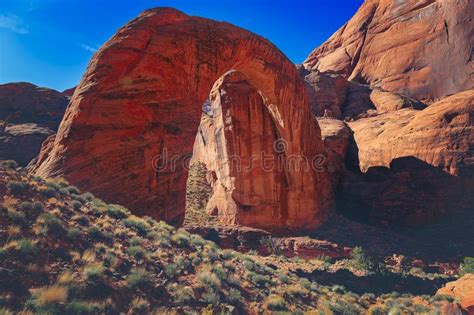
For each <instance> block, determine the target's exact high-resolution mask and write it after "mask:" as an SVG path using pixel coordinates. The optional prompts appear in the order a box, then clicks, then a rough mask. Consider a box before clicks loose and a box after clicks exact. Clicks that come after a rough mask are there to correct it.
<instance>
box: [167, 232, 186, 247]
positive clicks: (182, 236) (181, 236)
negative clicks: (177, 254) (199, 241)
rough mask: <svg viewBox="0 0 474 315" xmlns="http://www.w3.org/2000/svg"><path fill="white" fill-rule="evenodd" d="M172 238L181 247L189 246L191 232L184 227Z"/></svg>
mask: <svg viewBox="0 0 474 315" xmlns="http://www.w3.org/2000/svg"><path fill="white" fill-rule="evenodd" d="M171 240H172V241H173V243H175V244H176V245H178V246H179V247H188V246H189V241H190V237H189V233H188V232H186V231H185V230H183V229H179V230H178V231H177V232H176V233H175V234H173V235H172V236H171Z"/></svg>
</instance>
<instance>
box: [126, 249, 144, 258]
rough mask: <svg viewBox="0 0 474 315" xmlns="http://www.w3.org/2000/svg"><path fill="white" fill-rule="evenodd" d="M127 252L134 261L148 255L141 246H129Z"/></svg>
mask: <svg viewBox="0 0 474 315" xmlns="http://www.w3.org/2000/svg"><path fill="white" fill-rule="evenodd" d="M127 252H128V254H129V255H130V256H132V257H133V258H135V259H136V260H141V259H145V258H146V257H147V255H148V253H147V251H146V250H145V249H144V248H143V247H141V246H130V247H129V248H128V251H127Z"/></svg>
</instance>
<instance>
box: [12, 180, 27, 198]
mask: <svg viewBox="0 0 474 315" xmlns="http://www.w3.org/2000/svg"><path fill="white" fill-rule="evenodd" d="M29 187H30V185H29V184H28V183H25V182H18V181H12V182H9V183H8V184H7V188H8V189H9V190H10V193H11V194H12V195H14V196H19V195H21V194H23V193H24V192H25V191H26V190H27V189H28V188H29Z"/></svg>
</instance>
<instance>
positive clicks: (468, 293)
mask: <svg viewBox="0 0 474 315" xmlns="http://www.w3.org/2000/svg"><path fill="white" fill-rule="evenodd" d="M436 294H439V295H441V294H443V295H451V296H453V297H454V298H456V299H457V300H458V301H459V302H460V303H461V307H462V308H463V309H464V310H465V311H466V312H467V314H474V274H466V275H465V276H463V277H461V278H460V279H458V280H456V281H452V282H448V283H447V284H446V286H444V287H442V288H441V289H439V290H438V292H437V293H436Z"/></svg>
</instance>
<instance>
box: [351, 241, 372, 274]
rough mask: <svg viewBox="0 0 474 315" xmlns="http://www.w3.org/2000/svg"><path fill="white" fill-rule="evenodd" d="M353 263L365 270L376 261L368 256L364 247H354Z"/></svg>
mask: <svg viewBox="0 0 474 315" xmlns="http://www.w3.org/2000/svg"><path fill="white" fill-rule="evenodd" d="M351 259H352V265H353V266H354V267H355V268H359V269H363V270H370V269H371V268H372V267H373V265H374V263H373V261H372V260H371V259H370V258H369V257H367V255H366V253H365V251H364V250H363V249H362V247H359V246H357V247H354V249H353V250H352V253H351Z"/></svg>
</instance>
